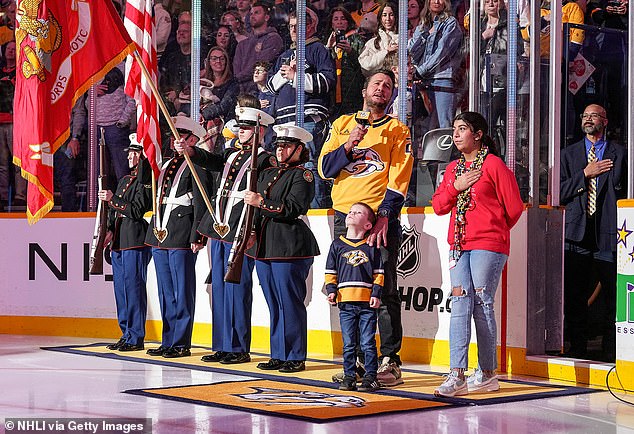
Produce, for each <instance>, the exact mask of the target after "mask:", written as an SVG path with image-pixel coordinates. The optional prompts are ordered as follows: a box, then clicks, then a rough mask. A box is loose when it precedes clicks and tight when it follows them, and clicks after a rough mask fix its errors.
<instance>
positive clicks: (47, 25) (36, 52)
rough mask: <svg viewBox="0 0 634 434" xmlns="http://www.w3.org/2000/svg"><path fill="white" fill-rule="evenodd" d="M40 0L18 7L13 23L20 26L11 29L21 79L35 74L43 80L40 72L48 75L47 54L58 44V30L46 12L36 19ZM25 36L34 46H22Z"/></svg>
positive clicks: (51, 15)
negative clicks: (13, 33) (22, 60)
mask: <svg viewBox="0 0 634 434" xmlns="http://www.w3.org/2000/svg"><path fill="white" fill-rule="evenodd" d="M42 1H43V0H25V1H22V2H21V3H20V4H19V6H18V11H17V15H16V17H17V20H18V22H19V23H20V27H18V28H16V29H15V43H16V48H18V50H17V53H16V54H17V56H18V61H17V64H18V65H19V64H20V59H21V58H24V62H22V74H24V77H25V78H30V77H31V76H33V75H35V76H37V78H38V79H39V80H40V81H44V80H46V74H45V73H44V69H45V68H46V70H47V71H48V72H51V54H52V53H53V51H55V50H57V49H59V47H60V45H61V44H62V27H61V26H60V25H59V22H57V20H56V19H55V16H54V15H53V13H52V12H51V11H50V9H49V10H47V11H46V12H45V14H43V15H44V16H43V17H39V16H38V10H39V8H40V5H41V3H42ZM27 36H28V37H29V38H30V39H31V40H32V41H34V45H35V46H34V47H31V46H29V45H26V44H23V42H24V39H25V38H26V37H27Z"/></svg>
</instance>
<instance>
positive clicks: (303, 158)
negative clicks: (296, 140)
mask: <svg viewBox="0 0 634 434" xmlns="http://www.w3.org/2000/svg"><path fill="white" fill-rule="evenodd" d="M301 146H302V152H301V153H300V154H299V164H305V163H308V162H309V161H310V151H309V150H308V148H307V147H306V144H305V143H302V145H301Z"/></svg>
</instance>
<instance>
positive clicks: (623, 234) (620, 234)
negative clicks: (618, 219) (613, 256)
mask: <svg viewBox="0 0 634 434" xmlns="http://www.w3.org/2000/svg"><path fill="white" fill-rule="evenodd" d="M626 224H627V222H626V221H625V220H623V226H621V228H620V229H619V230H618V231H616V244H617V245H618V244H619V243H623V246H625V248H627V240H626V238H627V236H628V235H629V234H631V233H632V232H633V231H628V230H627V229H626V227H625V226H626Z"/></svg>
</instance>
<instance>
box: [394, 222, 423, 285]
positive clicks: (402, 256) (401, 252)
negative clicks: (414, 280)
mask: <svg viewBox="0 0 634 434" xmlns="http://www.w3.org/2000/svg"><path fill="white" fill-rule="evenodd" d="M402 228H403V242H402V243H401V247H400V248H399V249H398V259H397V261H396V273H397V274H398V275H399V276H400V277H407V276H411V275H412V274H414V273H415V272H416V270H418V267H419V266H420V252H419V250H418V246H419V243H420V234H419V233H418V232H417V231H416V226H412V227H407V226H403V227H402Z"/></svg>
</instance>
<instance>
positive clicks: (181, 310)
mask: <svg viewBox="0 0 634 434" xmlns="http://www.w3.org/2000/svg"><path fill="white" fill-rule="evenodd" d="M172 119H173V120H174V125H175V126H176V128H177V130H178V131H179V133H180V135H181V139H180V140H181V142H185V143H188V144H189V145H190V146H194V145H195V144H196V143H198V142H199V141H201V140H202V139H203V138H204V137H205V134H206V131H205V129H204V128H203V127H202V126H201V125H200V124H198V123H197V122H195V121H194V120H192V119H190V118H188V117H185V116H176V117H174V118H172ZM194 169H195V170H196V172H197V174H198V177H199V179H200V181H201V184H202V186H203V188H204V189H205V191H204V192H201V190H200V189H199V188H198V186H197V185H196V182H195V180H194V176H193V174H192V172H191V169H190V167H189V166H188V165H187V162H186V161H185V158H184V157H183V156H182V155H176V156H175V157H174V158H172V159H170V160H168V161H167V162H166V163H165V164H164V165H163V168H162V170H161V173H160V175H159V178H158V182H157V190H156V213H155V214H154V216H153V217H152V221H151V222H150V226H149V228H148V231H147V235H146V237H145V243H146V244H147V245H149V246H151V247H152V258H153V259H154V266H155V268H156V280H157V283H158V291H159V302H160V306H161V317H162V319H163V334H162V337H161V345H160V346H159V347H158V348H151V349H149V350H148V351H147V354H149V355H150V356H163V357H166V358H174V357H185V356H189V355H191V352H190V348H191V338H192V329H193V325H194V306H195V302H196V270H195V264H196V256H197V253H198V251H199V250H200V249H202V247H203V244H204V238H203V237H202V235H200V234H199V233H198V232H197V231H196V228H197V227H198V224H199V222H200V219H201V218H202V216H203V214H204V211H205V204H204V201H203V197H202V194H203V193H204V194H207V193H208V192H210V191H212V189H213V183H212V182H211V176H210V174H209V173H208V172H206V171H205V170H203V169H201V168H198V167H196V166H194Z"/></svg>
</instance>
